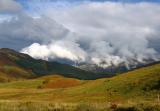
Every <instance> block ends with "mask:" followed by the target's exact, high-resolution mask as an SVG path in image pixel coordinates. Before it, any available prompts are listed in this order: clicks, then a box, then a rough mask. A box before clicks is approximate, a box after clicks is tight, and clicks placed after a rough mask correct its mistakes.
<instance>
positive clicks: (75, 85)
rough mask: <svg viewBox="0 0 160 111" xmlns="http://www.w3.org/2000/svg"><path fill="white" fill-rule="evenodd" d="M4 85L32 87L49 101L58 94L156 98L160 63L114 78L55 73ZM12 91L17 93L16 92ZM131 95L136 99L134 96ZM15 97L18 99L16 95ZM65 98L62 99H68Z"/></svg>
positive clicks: (85, 97)
mask: <svg viewBox="0 0 160 111" xmlns="http://www.w3.org/2000/svg"><path fill="white" fill-rule="evenodd" d="M0 88H1V89H0V90H1V91H2V90H5V91H6V92H7V91H9V92H10V89H13V88H17V89H16V90H17V91H20V89H25V90H28V88H32V89H34V91H35V92H37V93H41V96H42V98H44V99H49V100H50V99H51V98H54V96H58V95H63V96H65V98H66V99H69V101H93V100H95V101H107V100H108V101H114V100H116V101H123V100H126V99H136V98H137V99H138V98H143V99H155V98H157V95H158V94H159V93H160V64H156V65H153V66H148V67H144V68H141V69H137V70H134V71H131V72H128V73H125V74H122V75H118V76H115V77H112V78H104V79H98V80H83V81H82V80H77V79H73V78H65V77H62V76H58V75H55V76H44V77H40V78H38V79H33V80H23V81H17V82H10V83H2V84H0ZM6 88H8V89H6ZM14 90H15V89H14ZM16 90H15V91H16ZM41 91H42V92H41ZM43 91H45V94H43ZM9 92H8V93H9ZM27 92H28V91H27ZM29 92H30V93H29V95H28V94H27V96H31V97H32V96H33V97H35V98H39V96H40V95H35V92H34V94H33V95H32V90H31V91H29ZM12 94H13V95H14V93H12ZM53 94H54V95H53ZM24 95H25V92H24ZM71 95H72V96H71ZM131 96H132V97H134V98H131ZM13 97H14V98H16V96H13ZM17 97H21V98H23V96H19V95H17ZM25 97H26V96H25ZM82 97H83V98H82ZM65 98H59V99H61V100H64V101H65Z"/></svg>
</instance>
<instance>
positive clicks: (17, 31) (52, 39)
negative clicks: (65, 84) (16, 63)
mask: <svg viewBox="0 0 160 111" xmlns="http://www.w3.org/2000/svg"><path fill="white" fill-rule="evenodd" d="M52 5H53V4H52ZM159 13H160V5H159V4H154V3H144V2H141V3H135V4H130V3H125V4H123V3H114V2H101V3H99V2H86V3H82V4H78V5H75V6H70V7H66V8H62V9H57V8H56V9H55V7H53V8H52V7H49V8H48V9H47V8H45V10H43V16H39V18H35V17H31V16H28V15H27V14H26V13H23V14H18V15H15V16H14V18H12V19H10V20H9V21H4V22H3V23H0V40H1V41H4V40H6V39H7V40H8V41H9V40H10V41H11V40H13V39H22V40H24V43H25V41H32V43H33V44H31V45H30V46H28V47H25V48H24V47H23V49H22V52H24V53H27V54H30V55H31V56H32V57H35V58H41V59H45V60H48V59H59V58H60V59H61V58H62V59H69V60H71V61H75V62H88V63H95V64H98V65H99V66H101V67H107V66H109V65H112V64H119V63H121V62H126V63H131V64H134V63H135V62H137V61H138V62H144V61H145V60H149V59H157V58H158V57H159V54H160V52H159V51H158V50H157V47H159V46H158V45H153V44H154V43H155V41H156V42H157V40H160V36H159V35H160V32H159V29H160V22H159V20H160V15H159ZM8 32H9V33H8ZM19 47H22V46H19Z"/></svg>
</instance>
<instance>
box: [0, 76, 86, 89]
mask: <svg viewBox="0 0 160 111" xmlns="http://www.w3.org/2000/svg"><path fill="white" fill-rule="evenodd" d="M84 82H85V81H82V80H78V79H74V78H66V77H63V76H60V75H56V74H53V75H48V76H43V77H40V78H37V79H30V80H19V81H13V82H8V83H2V84H0V88H15V89H27V88H32V89H58V88H69V87H75V86H78V85H81V84H83V83H84Z"/></svg>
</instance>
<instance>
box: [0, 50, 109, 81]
mask: <svg viewBox="0 0 160 111" xmlns="http://www.w3.org/2000/svg"><path fill="white" fill-rule="evenodd" d="M49 74H59V75H63V76H65V77H72V78H78V79H96V78H101V77H107V76H108V75H105V74H96V73H91V72H88V71H84V70H81V69H79V68H75V67H73V66H70V65H67V64H60V63H58V62H48V61H44V60H36V59H33V58H32V57H30V56H29V55H26V54H22V53H19V52H16V51H14V50H12V49H7V48H2V49H0V75H1V76H0V81H1V82H5V81H12V80H16V79H28V78H34V77H40V76H44V75H49Z"/></svg>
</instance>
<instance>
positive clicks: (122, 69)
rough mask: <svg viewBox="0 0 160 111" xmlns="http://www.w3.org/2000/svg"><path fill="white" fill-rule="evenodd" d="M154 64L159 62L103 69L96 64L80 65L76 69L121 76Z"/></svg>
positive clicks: (150, 61)
mask: <svg viewBox="0 0 160 111" xmlns="http://www.w3.org/2000/svg"><path fill="white" fill-rule="evenodd" d="M155 63H159V62H156V61H153V60H149V61H147V62H146V63H140V62H137V64H134V65H126V64H125V63H121V64H118V65H111V66H109V67H105V68H103V67H100V66H98V65H96V64H81V65H79V66H77V67H78V68H80V69H82V70H85V71H89V72H94V73H99V74H102V73H104V74H108V75H112V76H114V75H116V74H121V73H124V72H128V71H130V70H134V69H137V68H141V67H145V66H148V65H152V64H155Z"/></svg>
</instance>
